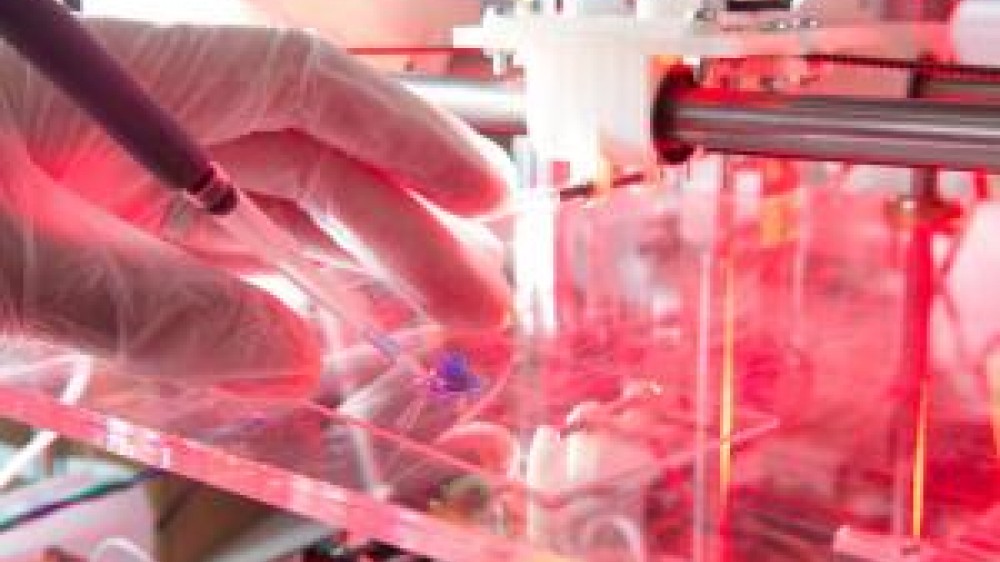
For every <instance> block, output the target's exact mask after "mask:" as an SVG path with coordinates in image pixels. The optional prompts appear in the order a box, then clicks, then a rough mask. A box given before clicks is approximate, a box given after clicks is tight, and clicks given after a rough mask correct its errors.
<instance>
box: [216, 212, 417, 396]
mask: <svg viewBox="0 0 1000 562" xmlns="http://www.w3.org/2000/svg"><path fill="white" fill-rule="evenodd" d="M216 219H217V220H218V221H219V223H220V224H221V225H222V226H223V228H225V229H226V231H227V232H229V233H230V234H231V235H232V236H233V237H235V238H236V239H237V240H238V241H240V242H241V243H242V244H244V245H245V247H246V248H248V249H251V250H252V251H254V252H257V255H258V256H259V257H261V258H263V259H264V260H265V262H266V263H268V264H271V265H273V266H274V267H275V268H277V269H278V270H279V271H281V272H282V273H284V274H285V275H287V276H288V278H289V279H290V280H291V281H292V282H294V283H295V284H296V285H297V286H298V287H299V288H300V289H301V290H302V291H303V292H304V293H305V294H307V295H308V296H309V297H310V298H312V299H314V300H315V301H316V303H317V304H318V305H319V306H321V307H322V308H323V309H324V310H326V311H328V312H330V313H332V314H334V315H335V316H336V317H337V318H338V319H339V320H341V321H342V322H344V323H345V324H346V325H347V326H348V327H349V328H351V329H352V330H355V331H356V332H357V333H358V334H359V335H360V336H361V337H363V338H364V339H365V340H366V341H368V342H369V343H370V344H371V345H372V346H373V347H374V348H375V349H376V350H377V351H378V352H379V353H381V354H382V355H384V356H385V357H386V358H387V359H389V360H390V361H392V362H394V363H396V364H397V365H399V366H401V367H403V368H404V369H406V370H407V371H409V372H410V373H411V374H413V375H415V376H417V377H418V378H419V379H424V378H426V377H427V376H428V374H429V371H428V369H427V368H425V367H424V366H423V365H422V364H421V363H420V361H418V360H417V359H416V358H415V357H413V356H412V355H411V354H410V353H409V352H407V351H406V350H405V349H404V348H403V347H402V346H400V345H398V344H397V343H396V342H395V341H393V340H392V338H390V337H389V336H388V335H386V334H384V333H382V331H381V330H379V329H378V328H377V327H375V326H373V325H371V323H370V322H369V321H368V320H367V318H366V317H365V315H364V314H363V313H361V312H360V311H361V305H360V303H359V302H358V299H357V298H356V297H355V296H354V295H353V294H351V293H350V292H349V291H347V290H345V289H344V288H343V287H342V286H341V284H340V283H338V282H337V281H336V280H334V279H330V278H329V277H328V274H327V273H325V271H324V269H323V268H319V267H316V265H315V264H313V263H312V262H310V261H309V260H308V259H306V258H305V256H304V254H303V252H302V248H301V245H300V244H299V242H298V240H296V239H295V238H294V237H293V236H292V235H291V234H289V233H287V232H286V231H284V230H283V229H281V228H279V227H278V226H277V225H275V224H274V223H273V222H272V221H271V219H269V218H268V217H267V215H265V214H264V213H263V212H262V211H261V210H260V209H259V208H258V207H257V206H256V205H254V203H253V201H251V200H250V199H249V198H248V197H240V201H239V204H238V205H236V208H235V209H234V210H233V211H232V212H230V213H228V214H226V215H223V216H218V217H216Z"/></svg>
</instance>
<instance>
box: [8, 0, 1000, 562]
mask: <svg viewBox="0 0 1000 562" xmlns="http://www.w3.org/2000/svg"><path fill="white" fill-rule="evenodd" d="M494 4H500V3H494ZM561 4H562V5H561V6H560V3H557V2H515V3H509V5H507V6H506V9H503V8H504V6H500V9H498V10H494V11H491V12H490V13H489V14H488V15H487V16H486V17H485V18H484V20H483V21H482V23H481V25H478V26H475V27H470V28H464V29H459V30H457V31H456V43H457V44H458V45H460V46H461V47H462V48H463V49H469V48H482V49H484V50H486V51H487V52H488V53H489V54H491V55H493V56H495V57H496V58H497V59H504V60H501V62H504V63H505V64H507V63H509V64H510V65H513V67H514V68H520V69H522V70H523V74H518V73H517V71H512V72H511V73H512V74H515V76H514V77H513V78H511V77H510V76H507V75H506V74H505V75H504V76H502V77H500V78H497V79H492V80H489V81H487V82H483V81H470V80H468V79H464V80H454V79H450V78H448V77H443V78H442V77H427V76H403V77H400V79H401V80H402V81H404V83H406V84H408V85H409V86H410V87H411V88H412V89H413V91H415V92H417V93H418V94H422V95H425V96H427V97H428V99H430V100H431V101H433V102H435V103H438V104H440V105H442V106H443V107H445V108H446V109H452V110H453V111H454V112H455V113H456V114H457V115H459V116H461V117H462V118H464V119H466V120H468V121H469V122H471V123H473V124H474V125H477V126H479V127H480V128H481V129H482V130H483V131H486V132H489V133H491V134H494V135H497V136H513V137H516V138H514V139H513V140H512V141H511V142H510V145H511V149H512V153H513V154H514V155H515V157H516V158H517V163H518V164H519V166H520V170H521V175H522V184H523V185H522V186H521V189H522V191H521V193H519V194H518V195H517V197H515V198H513V199H514V201H515V203H513V204H511V205H510V206H509V207H508V208H507V209H505V210H501V211H499V212H498V213H496V214H494V215H492V216H490V217H489V218H487V219H484V220H485V221H486V222H487V223H488V224H489V225H490V226H491V227H492V228H494V229H495V230H496V232H498V233H499V234H500V235H501V236H502V237H503V239H504V240H505V242H506V243H507V246H508V251H509V253H510V256H511V259H510V262H511V263H510V274H511V279H512V281H513V284H514V288H515V293H516V300H515V306H516V311H515V312H516V314H515V315H514V317H515V319H516V320H515V323H514V324H513V325H512V326H511V327H510V328H508V329H505V330H499V331H495V332H488V333H471V334H448V335H446V336H443V337H442V338H441V339H440V340H438V341H437V342H436V344H435V345H434V346H431V350H430V351H429V353H428V355H427V357H426V359H425V358H424V357H421V358H420V360H421V361H426V362H427V364H428V365H431V366H432V369H430V375H431V378H430V379H428V380H427V384H423V385H412V384H409V383H410V382H411V377H408V376H407V374H406V373H405V372H404V371H400V370H399V369H393V368H391V367H390V366H388V365H386V364H384V363H377V362H376V363H374V373H372V374H371V375H369V376H367V377H365V376H360V375H359V376H357V377H356V378H357V380H360V381H363V383H361V384H359V385H358V387H357V388H355V389H353V391H352V392H345V393H343V394H342V395H339V396H337V397H336V398H335V399H327V400H326V401H325V402H323V403H319V404H317V403H310V402H305V401H303V402H300V403H293V404H283V405H280V406H277V407H276V406H273V405H262V404H260V403H255V402H247V401H245V400H242V399H240V398H239V397H236V396H233V395H231V394H227V393H226V392H225V391H223V390H211V391H208V392H206V391H203V390H194V389H190V388H183V387H178V386H174V385H171V383H170V382H169V381H134V380H128V379H122V378H116V377H114V376H111V375H106V376H102V377H98V379H97V380H95V382H94V386H93V390H92V391H91V392H89V393H88V395H87V396H85V397H84V399H83V401H82V402H81V403H80V404H79V405H76V406H70V405H65V404H61V403H60V402H59V400H58V395H59V392H60V389H61V388H62V384H63V383H64V382H65V381H66V379H67V378H68V374H65V373H63V374H58V373H44V374H41V373H23V372H22V373H21V374H17V373H12V374H11V375H10V376H4V377H2V378H0V404H3V405H4V406H5V415H7V416H10V417H12V418H14V419H19V420H22V421H25V422H28V423H31V424H33V425H38V426H41V427H45V428H49V429H53V430H55V431H58V432H60V433H62V434H64V435H67V436H69V437H71V438H75V439H79V440H82V441H86V442H89V443H92V444H95V445H98V446H100V447H103V448H106V449H108V450H111V451H114V452H116V453H119V454H122V455H124V456H127V457H130V458H135V459H138V460H141V461H143V462H145V463H148V464H150V465H153V466H156V467H159V468H161V469H164V470H168V471H174V472H177V473H180V474H184V475H186V476H189V477H192V478H196V479H199V480H202V481H204V482H208V483H210V484H213V485H216V486H219V487H221V488H224V489H227V490H232V491H234V492H237V493H240V494H245V495H248V496H252V497H255V498H258V499H260V500H263V501H265V502H268V503H270V504H273V505H276V506H279V507H282V508H284V509H287V510H290V511H293V512H295V513H299V514H302V515H306V516H309V517H312V518H315V519H316V520H319V521H322V522H325V523H327V524H329V525H331V527H335V528H337V529H339V530H342V531H344V532H345V533H348V534H351V535H352V536H353V537H354V539H356V540H352V541H351V542H352V543H353V544H360V543H364V542H365V540H369V539H370V540H371V541H373V542H378V543H390V544H393V545H396V546H397V547H400V548H402V549H406V550H409V551H413V552H418V553H421V554H425V555H427V556H430V557H432V558H435V559H440V560H446V561H454V562H460V561H464V560H525V561H539V560H581V561H595V562H602V561H604V560H615V561H646V560H650V561H654V560H655V561H661V560H669V561H677V560H685V561H694V562H703V561H743V560H747V561H749V560H753V561H760V560H764V561H772V560H774V561H783V560H796V561H801V560H827V559H831V558H833V559H836V558H835V557H847V558H848V559H862V560H872V561H879V562H882V561H886V562H887V561H893V560H906V561H909V560H982V559H987V560H988V559H991V558H992V557H993V556H995V551H996V548H995V545H994V544H993V541H992V538H993V537H994V536H995V534H996V533H995V529H996V521H997V517H996V513H997V511H996V510H997V506H998V505H1000V461H998V455H1000V437H998V436H1000V430H998V429H997V428H998V424H1000V415H998V411H1000V408H998V402H997V398H998V396H1000V392H998V389H1000V374H998V372H1000V369H998V364H1000V363H998V359H997V341H1000V340H998V337H997V336H998V334H1000V321H998V320H997V319H998V318H1000V300H998V297H997V296H996V291H995V288H994V287H993V285H994V284H995V281H994V280H995V279H996V278H997V275H998V274H1000V260H998V259H997V258H996V256H995V251H994V249H993V248H992V246H993V242H992V241H993V240H995V233H996V229H997V228H1000V227H997V226H996V225H998V224H1000V207H998V204H997V203H996V202H995V201H993V200H992V199H991V195H992V191H993V181H994V180H993V178H992V176H990V175H988V174H987V172H991V171H995V169H996V165H997V164H996V162H998V161H1000V160H998V159H997V158H996V156H997V150H998V148H1000V145H998V143H1000V137H998V135H1000V132H998V131H1000V122H998V117H997V115H1000V111H998V110H997V109H996V106H995V105H993V104H994V103H995V100H996V90H995V84H996V76H997V75H998V73H997V71H996V70H994V69H992V68H990V67H988V66H982V65H988V64H996V61H993V62H991V61H989V60H983V59H984V58H986V57H985V55H983V53H982V52H980V53H977V54H978V55H980V56H979V57H976V58H975V60H971V59H969V58H967V57H965V56H964V55H963V56H962V57H960V58H958V59H957V60H955V54H956V51H955V50H954V49H953V48H952V47H953V46H955V45H959V44H962V43H964V40H963V39H962V38H963V37H964V35H963V33H964V32H966V31H969V33H972V34H975V33H978V32H981V30H982V29H983V28H987V29H1000V23H998V22H997V21H995V20H990V19H989V18H988V17H987V16H988V15H989V14H990V13H991V9H989V8H985V9H984V8H982V4H983V3H982V2H978V1H976V0H971V1H968V0H967V2H965V3H963V5H962V6H960V7H959V8H958V11H957V12H956V16H955V17H956V18H958V19H953V20H951V21H946V20H945V19H934V18H933V17H931V16H932V15H934V17H938V16H937V14H942V13H944V12H942V11H941V10H939V9H935V8H940V6H937V7H935V6H933V5H932V3H920V6H917V5H916V4H914V3H897V2H884V3H878V2H857V3H854V2H846V3H845V2H837V3H834V2H821V1H820V2H765V1H745V2H695V1H689V2H681V1H678V2H671V1H660V2H657V1H654V0H650V1H640V2H636V3H634V5H633V4H632V3H628V2H624V1H622V2H603V1H602V2H584V1H582V0H581V1H577V2H570V1H565V2H563V3H561ZM910 4H913V5H910ZM633 8H634V12H633V11H632V10H633ZM917 8H920V10H918V9H917ZM923 8H926V10H923ZM921 10H923V11H921ZM900 14H903V15H907V17H908V18H910V19H899V17H898V16H899V15H900ZM962 14H973V15H974V18H975V21H974V22H972V23H970V22H969V21H968V19H963V18H961V17H959V16H961V15H962ZM984 14H985V15H984ZM918 15H919V16H922V17H921V18H919V19H918V20H916V19H914V18H915V17H916V16H918ZM923 16H926V17H923ZM990 25H994V26H996V27H993V28H990V27H989V26H990ZM959 46H960V45H959ZM958 51H961V49H958ZM958 54H959V55H961V52H958ZM928 57H932V58H933V59H934V60H928ZM971 63H975V65H977V66H974V65H972V64H971ZM497 66H498V68H500V69H503V68H504V65H503V64H498V65H497ZM885 165H892V166H896V167H895V168H890V167H885ZM562 194H569V195H573V194H575V195H580V196H579V197H560V195H562ZM331 356H332V360H331V362H332V363H333V364H336V361H335V358H336V350H331ZM359 443H361V444H362V445H363V446H358V444H359Z"/></svg>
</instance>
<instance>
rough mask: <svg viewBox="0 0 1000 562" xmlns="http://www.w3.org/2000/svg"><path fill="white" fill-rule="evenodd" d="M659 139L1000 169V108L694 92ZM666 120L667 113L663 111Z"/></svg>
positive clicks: (677, 102) (717, 147)
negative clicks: (669, 128) (665, 114)
mask: <svg viewBox="0 0 1000 562" xmlns="http://www.w3.org/2000/svg"><path fill="white" fill-rule="evenodd" d="M658 103H662V104H667V105H668V107H666V108H664V107H660V108H659V111H661V112H662V111H666V112H667V114H668V116H669V118H668V119H666V120H662V121H660V122H662V123H668V124H669V125H670V127H671V129H672V130H658V131H656V134H657V136H658V137H662V138H666V139H672V140H675V141H680V142H683V143H686V144H690V145H696V146H702V147H705V148H706V149H709V150H712V151H720V152H728V153H739V154H755V155H766V156H784V157H791V158H802V159H815V160H845V161H851V162H861V163H870V164H884V165H891V166H910V167H925V166H932V167H943V168H951V169H986V170H994V171H1000V106H996V105H982V104H968V103H957V102H945V101H929V100H896V99H858V98H849V97H838V96H827V97H802V96H793V95H777V94H766V93H754V92H736V91H729V90H715V89H703V88H690V89H687V90H684V91H679V92H676V93H675V97H674V99H673V100H660V101H659V102H658ZM661 115H662V114H661Z"/></svg>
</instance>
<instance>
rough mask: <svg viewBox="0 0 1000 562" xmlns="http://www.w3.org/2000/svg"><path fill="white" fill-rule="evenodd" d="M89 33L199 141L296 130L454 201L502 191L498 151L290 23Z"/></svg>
mask: <svg viewBox="0 0 1000 562" xmlns="http://www.w3.org/2000/svg"><path fill="white" fill-rule="evenodd" d="M90 27H91V29H93V30H94V31H95V32H96V34H97V35H98V37H99V38H100V39H101V40H102V41H103V42H104V43H105V44H106V45H107V46H108V47H109V49H110V50H111V51H112V52H113V53H114V54H115V55H117V56H118V57H119V58H120V59H121V60H122V62H123V63H124V64H125V65H126V66H127V67H128V68H129V69H130V70H131V71H132V72H133V73H134V74H135V75H136V76H137V78H138V79H139V80H140V82H141V83H142V84H143V85H144V86H145V87H146V88H147V90H148V91H149V92H150V93H151V94H152V95H153V97H154V98H156V99H157V100H158V101H159V102H160V103H162V104H163V105H164V106H165V107H166V108H167V109H168V110H170V111H172V112H174V114H175V115H176V116H177V117H178V118H179V119H180V120H181V122H182V123H183V124H184V125H185V126H186V127H188V128H189V130H191V131H192V132H193V133H194V134H195V136H197V137H198V138H199V139H200V140H201V141H202V142H204V143H206V144H219V143H221V142H225V141H229V140H233V139H236V138H239V137H242V136H245V135H247V134H249V133H254V132H272V131H283V130H295V131H299V132H301V133H303V134H306V135H308V136H310V137H313V138H314V139H316V140H317V141H319V142H320V143H322V144H324V145H326V146H328V147H330V148H334V149H336V150H338V151H340V152H342V153H344V154H346V155H348V156H350V157H351V158H353V159H355V160H359V161H362V162H365V163H367V164H369V165H371V166H372V167H374V168H377V169H379V170H380V171H382V172H383V173H385V174H386V175H388V176H389V177H391V178H393V179H394V180H395V182H394V183H397V184H400V185H403V186H406V187H407V188H411V189H414V190H416V191H417V192H418V193H420V194H421V195H423V196H424V197H426V198H427V199H428V200H430V201H432V202H434V203H436V204H438V205H441V206H443V207H445V208H447V209H449V210H451V211H453V212H457V213H462V214H476V213H481V212H485V211H487V210H490V209H492V208H493V207H495V206H496V205H497V204H498V203H499V202H501V201H502V200H503V198H504V194H505V192H506V180H505V177H504V176H505V171H504V170H503V169H502V168H503V163H502V162H501V161H500V160H501V159H502V158H503V157H502V153H499V154H498V153H496V152H494V153H492V154H489V152H492V151H491V150H487V149H484V144H483V141H482V139H480V138H479V137H478V136H477V135H476V133H475V132H473V131H472V130H471V129H470V128H469V127H467V126H466V125H465V124H463V123H461V122H460V121H459V120H458V119H457V118H454V117H453V116H450V115H447V114H445V113H444V112H442V111H440V110H438V109H436V108H434V107H432V106H430V105H429V104H427V103H425V102H424V101H422V100H421V99H419V98H418V97H417V96H416V95H414V94H412V93H410V92H409V91H407V90H406V89H405V88H404V87H403V86H401V85H400V84H398V83H396V82H395V81H393V80H392V79H391V78H389V77H388V76H385V75H382V74H379V73H378V72H377V71H376V70H374V69H373V68H371V67H369V66H367V65H365V64H364V63H362V62H361V61H359V60H357V59H355V58H353V57H351V56H350V55H349V54H348V53H346V52H345V51H343V50H340V49H337V48H336V47H334V46H333V45H331V44H329V43H327V42H325V41H323V40H322V39H320V38H318V37H314V36H312V35H309V34H307V33H305V32H303V31H299V30H278V29H269V28H251V27H191V26H152V25H148V24H142V23H137V22H125V21H113V20H98V21H93V22H91V23H90Z"/></svg>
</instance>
